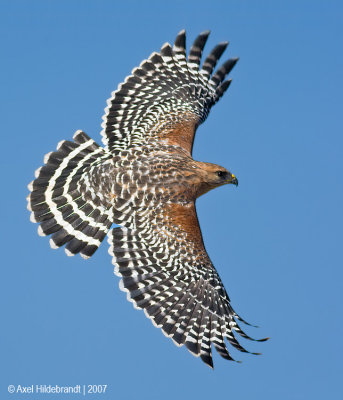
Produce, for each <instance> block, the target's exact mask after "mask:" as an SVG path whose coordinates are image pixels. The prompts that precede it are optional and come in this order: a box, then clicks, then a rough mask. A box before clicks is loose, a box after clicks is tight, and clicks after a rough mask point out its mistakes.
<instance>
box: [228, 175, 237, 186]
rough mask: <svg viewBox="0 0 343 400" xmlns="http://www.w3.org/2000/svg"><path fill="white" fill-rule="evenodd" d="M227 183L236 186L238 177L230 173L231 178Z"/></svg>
mask: <svg viewBox="0 0 343 400" xmlns="http://www.w3.org/2000/svg"><path fill="white" fill-rule="evenodd" d="M229 183H232V184H233V185H236V186H238V179H237V178H236V177H235V175H234V174H231V180H230V181H229Z"/></svg>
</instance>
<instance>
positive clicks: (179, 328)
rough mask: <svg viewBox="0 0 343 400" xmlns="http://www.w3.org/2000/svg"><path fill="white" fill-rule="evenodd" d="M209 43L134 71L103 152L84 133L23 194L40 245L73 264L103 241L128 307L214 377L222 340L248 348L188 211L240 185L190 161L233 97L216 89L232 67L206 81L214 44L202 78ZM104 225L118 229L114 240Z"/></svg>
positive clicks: (65, 144)
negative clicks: (45, 242)
mask: <svg viewBox="0 0 343 400" xmlns="http://www.w3.org/2000/svg"><path fill="white" fill-rule="evenodd" d="M208 35H209V32H208V31H206V32H203V33H201V34H200V35H199V36H198V37H197V38H196V39H195V42H194V43H193V45H192V47H191V49H190V52H189V54H188V58H187V56H186V50H185V48H186V46H185V44H186V43H185V42H186V36H185V31H181V32H180V33H179V34H178V35H177V37H176V40H175V44H174V46H173V47H172V46H171V45H170V44H169V43H166V44H164V45H163V46H162V48H161V51H160V52H159V53H156V52H155V53H153V54H151V56H150V57H149V58H148V59H147V60H144V61H143V62H142V63H141V64H140V66H139V67H138V68H135V69H134V70H133V71H132V74H131V75H130V76H128V77H127V78H126V79H125V82H124V83H122V84H120V85H119V87H118V89H117V90H116V91H115V92H113V93H112V97H111V98H110V99H109V100H108V101H107V104H108V107H107V108H106V109H105V115H104V117H103V123H102V128H103V130H102V132H101V134H102V141H103V143H104V145H105V147H101V146H99V145H98V144H97V143H95V142H94V141H93V140H92V139H91V138H89V137H88V136H87V135H86V134H85V133H84V132H82V131H77V132H76V133H75V135H74V138H73V139H74V141H73V142H71V141H61V142H60V143H59V144H58V146H57V151H54V152H51V153H49V154H47V155H46V156H45V157H44V166H42V167H41V168H39V169H38V170H37V171H36V172H35V177H36V179H35V180H34V181H32V182H31V183H30V184H29V190H30V191H31V193H30V195H29V196H28V209H29V210H30V211H31V221H32V222H38V223H39V227H38V233H39V235H42V236H45V235H51V238H50V244H51V247H52V248H58V247H61V246H64V245H65V251H66V253H67V254H68V255H69V256H72V255H75V254H77V253H80V254H81V256H82V257H84V258H89V257H90V256H91V255H92V254H93V253H94V252H95V251H96V250H97V248H98V247H99V246H100V244H101V242H102V241H103V240H104V238H105V236H106V235H108V242H109V244H110V249H109V253H110V254H111V256H112V260H113V264H114V266H115V268H114V272H115V274H117V275H118V276H120V277H121V280H120V288H121V289H122V290H123V291H125V292H127V297H128V300H129V301H131V302H132V303H133V304H134V306H135V307H136V308H139V309H143V310H144V312H145V315H146V316H147V317H148V318H149V319H151V321H152V323H153V324H154V325H155V326H157V327H159V328H161V329H162V331H163V333H164V334H165V335H166V336H167V337H170V338H171V339H172V340H173V341H174V343H175V344H176V345H178V346H182V345H183V344H185V345H186V347H187V348H188V350H189V351H190V352H191V353H192V354H194V355H195V356H200V357H201V359H202V360H203V361H204V362H205V363H206V364H207V365H209V366H211V367H213V362H212V352H211V345H212V344H213V345H214V347H215V348H216V350H217V351H218V352H219V354H220V355H221V356H222V357H224V358H225V359H227V360H233V358H232V357H231V355H230V354H229V352H228V350H227V345H226V343H225V339H227V340H228V342H229V343H230V344H231V345H233V346H234V347H236V348H237V349H239V350H241V351H243V352H247V351H246V350H245V349H244V348H243V347H242V346H241V345H240V344H239V343H238V341H237V339H236V338H235V336H234V332H236V333H238V334H239V335H241V336H243V337H244V338H246V339H251V338H250V337H249V336H247V335H246V334H245V333H244V332H243V331H242V330H241V328H240V327H239V325H238V323H237V321H242V322H244V323H246V322H245V321H244V320H243V319H242V318H240V317H239V316H238V315H237V314H236V312H235V311H234V310H233V308H232V306H231V304H230V299H229V297H228V295H227V292H226V290H225V288H224V286H223V284H222V282H221V280H220V278H219V275H218V273H217V271H216V270H215V268H214V266H213V265H212V262H211V260H210V258H209V256H208V254H207V252H206V250H205V247H204V243H203V239H202V235H201V231H200V227H199V223H198V219H197V214H196V209H195V201H196V199H197V198H198V197H199V196H201V195H202V194H204V193H206V192H208V191H209V190H211V189H214V188H216V187H218V186H221V185H225V184H234V185H238V181H237V178H236V177H235V176H234V175H233V174H232V173H231V172H229V171H227V170H226V169H225V168H223V167H220V166H219V165H215V164H209V163H205V162H199V161H195V160H193V158H192V146H193V139H194V135H195V132H196V129H197V128H198V126H199V125H200V124H201V123H202V122H204V121H205V119H206V117H207V115H208V113H209V111H210V109H211V107H212V106H213V105H214V104H215V103H216V102H217V101H218V100H219V98H220V97H221V96H222V95H223V93H224V92H225V91H226V89H227V88H228V87H229V85H230V82H231V80H224V79H225V77H226V76H227V74H228V73H229V72H230V71H231V69H232V68H233V66H234V65H235V64H236V62H237V58H231V59H229V60H228V61H226V62H225V63H224V64H223V65H222V66H221V67H220V68H219V69H217V70H216V71H215V72H214V69H215V67H216V64H217V61H218V59H219V58H220V57H221V55H222V53H223V52H224V50H225V48H226V47H227V45H228V43H227V42H222V43H219V44H218V45H217V46H216V47H215V48H214V49H213V50H212V51H211V53H210V54H209V55H208V56H207V58H206V59H205V61H204V62H203V64H202V66H201V67H200V59H201V54H202V50H203V48H204V45H205V42H206V40H207V38H208ZM112 224H116V225H118V226H119V227H116V228H113V229H112V230H111V231H110V228H111V226H112ZM248 325H249V324H248ZM252 340H254V339H252ZM260 340H261V341H262V340H266V339H260ZM253 354H257V353H253Z"/></svg>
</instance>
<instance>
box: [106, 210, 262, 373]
mask: <svg viewBox="0 0 343 400" xmlns="http://www.w3.org/2000/svg"><path fill="white" fill-rule="evenodd" d="M131 211H132V213H133V215H135V219H134V220H131V221H130V223H128V224H127V225H126V227H120V228H115V229H112V231H111V232H110V233H109V239H108V240H109V244H110V249H109V252H110V254H111V255H112V257H113V264H114V265H115V269H114V271H115V273H116V274H117V275H118V276H120V277H121V278H122V279H121V282H120V287H121V289H122V290H124V291H126V292H127V296H128V299H129V301H131V302H133V304H134V306H135V307H136V308H139V309H143V310H144V312H145V314H146V316H147V317H148V318H150V319H151V320H152V322H153V324H154V325H155V326H156V327H159V328H161V329H162V331H163V333H164V334H165V335H166V336H167V337H170V338H171V339H172V340H173V341H174V343H175V344H177V345H178V346H182V345H185V346H186V347H187V348H188V350H189V351H190V352H191V353H193V354H194V355H195V356H200V357H201V359H202V360H203V361H204V362H205V363H206V364H207V365H209V366H211V367H213V362H212V353H211V345H212V344H213V345H214V347H215V348H216V350H217V351H218V352H219V354H220V355H221V356H222V357H224V358H225V359H228V360H233V358H232V357H231V355H230V354H229V352H228V350H227V347H226V343H225V339H227V340H228V342H229V343H230V344H231V345H233V346H234V347H236V348H237V349H239V350H240V351H243V352H247V350H245V349H244V348H243V347H242V346H241V345H240V344H239V343H238V341H237V339H236V338H235V336H234V334H233V332H237V333H238V334H240V335H241V336H243V337H245V338H247V339H251V338H250V337H249V336H247V335H246V334H245V333H244V332H243V331H242V330H241V329H240V327H239V326H238V324H237V320H241V321H243V320H242V319H241V318H240V317H239V316H238V315H237V314H236V313H235V312H234V310H233V309H232V307H231V305H230V300H229V297H228V295H227V293H226V291H225V288H224V286H223V284H222V282H221V280H220V278H219V276H218V274H217V272H216V270H215V268H214V266H213V265H212V263H211V261H210V259H209V257H208V255H207V253H206V250H205V248H204V245H203V241H202V236H201V231H200V227H199V224H198V220H197V216H196V211H195V205H194V203H191V204H187V205H181V204H166V205H164V206H163V205H156V207H154V208H152V207H151V209H150V210H149V209H148V210H147V209H146V208H143V207H142V208H139V207H136V208H133V209H132V210H131ZM243 322H245V321H243ZM251 340H254V339H251ZM262 340H264V339H262ZM253 354H256V353H253Z"/></svg>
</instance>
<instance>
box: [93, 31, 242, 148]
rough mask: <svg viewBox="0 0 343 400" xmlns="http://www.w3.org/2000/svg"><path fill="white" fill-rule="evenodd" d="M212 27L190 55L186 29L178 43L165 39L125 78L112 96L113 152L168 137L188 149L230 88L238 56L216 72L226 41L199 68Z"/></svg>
mask: <svg viewBox="0 0 343 400" xmlns="http://www.w3.org/2000/svg"><path fill="white" fill-rule="evenodd" d="M208 35H209V32H208V31H206V32H203V33H201V34H200V35H199V36H198V37H197V38H196V40H195V42H194V44H193V46H192V47H191V49H190V52H189V55H188V59H187V58H186V50H185V47H186V43H185V31H181V32H180V33H179V34H178V36H177V38H176V40H175V44H174V46H173V48H172V47H171V45H170V44H169V43H166V44H165V45H164V46H163V47H162V49H161V51H160V53H153V54H152V55H151V56H150V57H149V58H148V59H147V60H145V61H143V62H142V63H141V65H140V66H139V67H138V68H135V69H134V70H133V71H132V75H130V76H129V77H127V78H126V80H125V82H124V83H122V84H121V85H120V86H119V88H118V90H117V91H115V92H113V93H112V97H111V98H110V99H109V100H108V101H107V103H108V107H107V108H106V109H105V115H104V117H103V120H104V121H103V124H102V127H103V130H102V132H101V133H102V136H103V142H104V144H105V145H106V146H107V147H108V149H109V150H110V151H112V152H117V151H120V150H124V149H127V148H130V147H135V146H140V145H142V144H148V143H151V142H152V141H154V140H158V141H160V140H164V141H166V142H167V143H168V142H169V143H170V144H178V145H180V146H181V147H183V148H184V149H185V150H187V151H188V152H189V153H190V152H191V150H192V145H193V139H194V134H195V131H196V128H197V126H198V125H199V124H200V123H202V122H203V121H204V120H205V119H206V117H207V115H208V112H209V110H210V108H211V107H212V105H213V104H215V103H216V102H217V101H218V99H219V98H220V97H221V96H222V95H223V93H224V92H225V90H226V89H227V88H228V87H229V84H230V82H231V81H230V80H226V81H224V79H225V77H226V75H227V74H228V73H229V72H230V71H231V69H232V68H233V66H234V65H235V63H236V62H237V58H232V59H229V60H228V61H226V62H225V63H224V64H223V65H222V66H221V67H220V68H219V69H218V70H217V71H216V72H215V73H214V74H212V73H213V70H214V68H215V66H216V64H217V61H218V59H219V58H220V56H221V55H222V53H223V51H224V50H225V48H226V46H227V44H228V43H227V42H223V43H220V44H218V45H217V46H216V47H215V48H214V49H213V50H212V52H211V53H210V54H209V56H208V57H207V58H206V59H205V61H204V63H203V65H202V67H201V68H200V59H201V54H202V50H203V48H204V45H205V43H206V40H207V38H208Z"/></svg>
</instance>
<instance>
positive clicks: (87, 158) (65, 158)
mask: <svg viewBox="0 0 343 400" xmlns="http://www.w3.org/2000/svg"><path fill="white" fill-rule="evenodd" d="M110 158H112V155H111V154H108V153H106V152H105V150H104V149H103V148H102V147H100V146H98V145H97V144H96V143H95V142H94V141H93V140H92V139H90V138H89V137H88V136H87V135H86V134H85V133H84V132H82V131H77V132H76V133H75V135H74V142H70V141H62V142H60V143H59V145H58V146H57V151H55V152H51V153H49V154H47V155H46V156H45V157H44V163H45V165H44V166H43V167H41V168H39V169H38V170H37V171H36V173H35V176H36V179H35V180H34V181H32V182H31V183H30V184H29V190H30V191H31V193H30V194H29V196H28V198H27V200H28V209H29V210H30V211H31V221H32V222H38V223H39V224H40V225H39V228H38V233H39V234H40V235H41V236H45V235H52V236H51V239H50V245H51V247H52V248H57V247H60V246H63V245H66V247H65V250H66V253H67V254H68V255H74V254H76V253H80V254H81V256H83V257H84V258H88V257H90V256H91V255H92V254H93V253H94V252H95V250H96V249H97V248H98V247H99V245H100V243H101V242H102V240H103V239H104V237H105V236H106V234H107V232H108V230H109V229H110V227H111V225H112V216H111V207H110V204H108V202H107V201H106V199H104V196H103V194H102V193H104V192H105V190H104V188H103V185H104V184H106V180H105V181H104V179H103V178H102V175H105V176H106V171H104V173H102V171H103V169H104V168H105V167H106V162H107V160H108V159H110Z"/></svg>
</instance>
